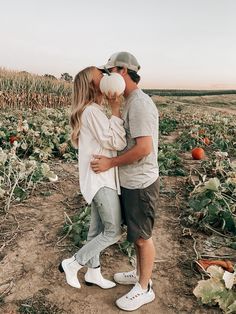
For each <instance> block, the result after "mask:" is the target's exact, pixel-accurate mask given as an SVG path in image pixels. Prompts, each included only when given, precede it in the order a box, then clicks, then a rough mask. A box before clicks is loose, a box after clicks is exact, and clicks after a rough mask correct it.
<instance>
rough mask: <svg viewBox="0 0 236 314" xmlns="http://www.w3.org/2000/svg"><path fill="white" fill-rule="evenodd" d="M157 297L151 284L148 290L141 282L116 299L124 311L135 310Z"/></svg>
mask: <svg viewBox="0 0 236 314" xmlns="http://www.w3.org/2000/svg"><path fill="white" fill-rule="evenodd" d="M154 299H155V293H154V292H153V290H152V288H151V286H150V285H148V291H146V292H145V291H143V289H142V287H141V285H140V284H139V282H137V283H136V284H135V286H134V287H133V289H131V290H130V292H129V293H127V294H125V295H124V296H123V297H121V298H120V299H118V300H116V305H117V306H118V307H119V308H120V309H122V310H124V311H134V310H137V309H138V308H140V307H141V306H142V305H144V304H147V303H149V302H152V301H153V300H154Z"/></svg>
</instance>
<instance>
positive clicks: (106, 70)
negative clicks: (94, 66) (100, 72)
mask: <svg viewBox="0 0 236 314" xmlns="http://www.w3.org/2000/svg"><path fill="white" fill-rule="evenodd" d="M104 71H105V72H106V74H108V75H109V76H110V75H111V73H110V72H109V70H108V69H107V68H105V67H104Z"/></svg>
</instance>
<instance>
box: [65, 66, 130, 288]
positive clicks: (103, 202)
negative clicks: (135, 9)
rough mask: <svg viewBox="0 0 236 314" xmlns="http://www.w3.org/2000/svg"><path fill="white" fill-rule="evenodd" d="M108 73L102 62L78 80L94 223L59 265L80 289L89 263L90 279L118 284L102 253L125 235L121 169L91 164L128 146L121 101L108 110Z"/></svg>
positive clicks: (78, 137) (78, 114) (74, 122)
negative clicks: (98, 169) (105, 270)
mask: <svg viewBox="0 0 236 314" xmlns="http://www.w3.org/2000/svg"><path fill="white" fill-rule="evenodd" d="M102 77H103V74H102V71H100V70H98V69H97V68H96V67H88V68H85V69H84V70H82V71H81V72H79V73H78V74H77V75H76V77H75V81H74V96H73V98H74V99H73V105H72V110H71V116H70V122H71V127H72V133H71V141H72V144H73V146H74V147H76V148H78V149H79V179H80V189H81V193H82V195H83V196H84V198H85V200H86V201H87V202H88V203H89V204H91V222H90V228H89V232H88V238H87V240H88V241H87V243H86V244H85V245H84V246H83V247H82V248H81V249H80V250H79V251H78V252H77V253H76V254H75V255H74V256H72V257H71V258H68V259H65V260H63V261H62V263H61V265H60V266H59V269H60V271H61V272H65V275H66V280H67V283H68V284H69V285H71V286H73V287H75V288H80V287H81V286H80V283H79V280H78V278H77V273H78V271H79V270H80V269H81V268H82V267H83V266H87V267H88V270H87V272H86V274H85V282H86V284H88V285H92V284H96V285H98V286H100V287H101V288H104V289H108V288H112V287H114V286H115V285H116V284H115V283H114V282H112V281H109V280H106V279H104V278H103V276H102V275H101V270H100V262H99V255H100V252H101V251H102V250H104V249H105V248H106V247H108V246H110V245H112V244H114V243H115V242H117V241H118V240H119V239H120V237H121V230H120V224H121V209H120V202H119V197H118V194H120V190H119V181H118V173H117V169H116V168H112V169H110V170H108V171H105V172H102V173H99V174H96V173H95V172H93V171H92V169H91V167H90V162H91V160H92V158H93V155H95V154H98V155H103V156H107V157H113V156H116V151H117V150H122V149H124V148H125V146H126V139H125V130H124V127H123V120H122V119H121V116H120V104H121V102H120V100H117V99H115V98H114V99H113V100H112V101H110V106H111V111H112V116H111V118H110V119H108V118H107V116H106V115H105V113H104V112H103V106H102V102H103V95H102V94H101V91H100V89H99V84H100V81H101V79H102Z"/></svg>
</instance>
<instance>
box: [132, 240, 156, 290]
mask: <svg viewBox="0 0 236 314" xmlns="http://www.w3.org/2000/svg"><path fill="white" fill-rule="evenodd" d="M135 246H136V248H137V262H138V264H137V267H138V268H137V271H138V275H139V283H140V285H141V287H142V288H143V289H147V287H148V282H149V279H150V278H151V276H152V270H153V265H154V259H155V247H154V244H153V240H152V238H149V239H148V240H144V239H142V238H139V239H138V240H137V241H136V243H135Z"/></svg>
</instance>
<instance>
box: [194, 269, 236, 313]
mask: <svg viewBox="0 0 236 314" xmlns="http://www.w3.org/2000/svg"><path fill="white" fill-rule="evenodd" d="M207 272H208V274H209V275H210V279H207V280H200V281H199V282H198V284H197V286H196V288H195V289H194V290H193V293H194V295H195V296H196V297H197V298H199V299H200V300H201V302H202V303H203V304H214V305H218V306H219V307H220V308H221V309H222V311H223V313H225V314H231V313H232V314H233V313H236V291H235V289H234V288H235V285H236V267H234V273H228V272H227V271H224V270H223V269H222V268H221V267H218V266H210V267H208V268H207ZM227 273H228V274H230V278H231V279H230V280H231V281H232V285H230V286H229V285H228V281H229V279H225V278H226V277H227V276H225V274H227ZM227 280H228V281H227Z"/></svg>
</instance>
